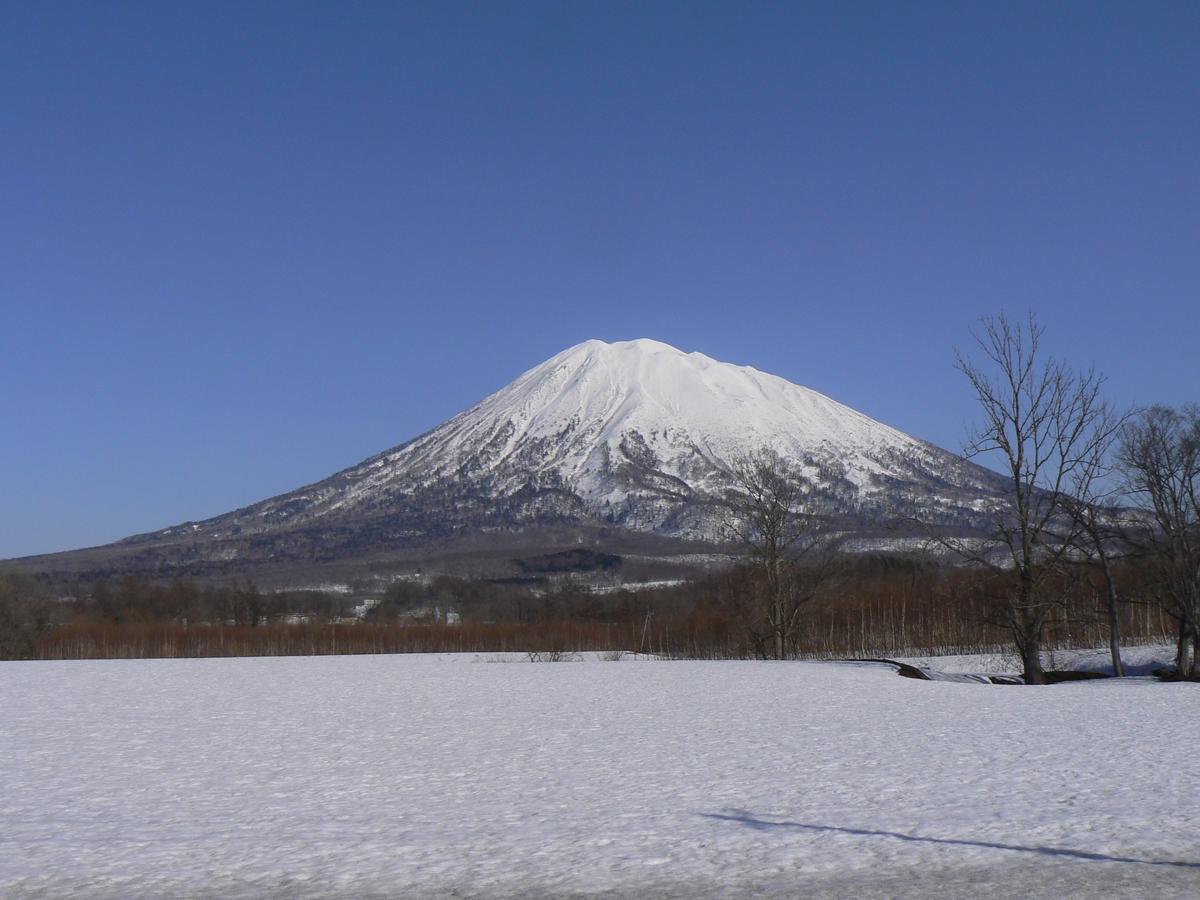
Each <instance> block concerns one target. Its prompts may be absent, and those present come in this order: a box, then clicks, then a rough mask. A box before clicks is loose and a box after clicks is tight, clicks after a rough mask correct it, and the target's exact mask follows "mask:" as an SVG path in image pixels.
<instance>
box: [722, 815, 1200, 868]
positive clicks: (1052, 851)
mask: <svg viewBox="0 0 1200 900" xmlns="http://www.w3.org/2000/svg"><path fill="white" fill-rule="evenodd" d="M700 815H702V816H704V818H706V819H718V820H721V821H725V822H736V823H737V824H739V825H745V826H746V827H747V828H753V829H755V830H757V831H775V830H779V831H801V832H827V833H828V832H833V833H839V834H855V835H859V836H861V837H888V838H895V839H896V840H898V841H913V842H917V843H922V844H950V845H954V846H959V847H986V848H988V849H991V850H1014V851H1017V852H1020V853H1040V854H1042V855H1044V856H1065V857H1070V858H1072V859H1091V860H1096V861H1098V862H1117V863H1137V864H1139V865H1144V866H1175V867H1178V868H1184V869H1200V862H1177V861H1174V860H1160V859H1135V858H1134V857H1131V856H1110V855H1109V854H1107V853H1090V852H1088V851H1086V850H1069V849H1066V848H1063V847H1023V846H1021V845H1020V844H1001V843H998V842H996V841H971V840H966V839H963V838H936V837H922V836H921V835H917V834H904V833H902V832H899V831H876V830H872V829H869V828H844V827H840V826H837V825H811V824H807V823H805V822H771V821H768V820H766V819H762V818H759V817H758V816H756V815H754V814H753V813H749V812H746V811H745V810H732V811H730V812H729V813H726V814H721V813H701V814H700Z"/></svg>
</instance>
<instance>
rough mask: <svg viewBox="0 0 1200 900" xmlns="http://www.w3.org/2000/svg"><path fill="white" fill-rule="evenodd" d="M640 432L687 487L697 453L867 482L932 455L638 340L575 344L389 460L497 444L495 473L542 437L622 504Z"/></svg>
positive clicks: (581, 487)
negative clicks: (796, 461) (814, 465)
mask: <svg viewBox="0 0 1200 900" xmlns="http://www.w3.org/2000/svg"><path fill="white" fill-rule="evenodd" d="M635 433H636V434H637V435H639V436H640V437H641V438H642V439H644V440H645V442H646V445H647V446H648V448H649V449H650V450H651V451H652V452H653V453H655V455H656V456H657V457H658V458H659V459H660V460H661V461H662V462H663V464H664V465H663V470H664V471H666V472H668V473H670V474H672V475H677V476H680V477H682V478H683V479H684V480H688V479H687V472H688V468H689V465H690V464H693V463H694V461H695V456H696V454H697V452H698V453H699V455H700V456H701V457H702V458H703V459H704V460H706V461H707V462H708V463H710V464H711V465H712V466H713V467H714V468H716V469H718V470H727V469H728V468H729V466H730V465H731V463H732V462H734V461H735V460H737V459H739V458H741V457H744V456H745V455H747V454H748V453H750V452H751V451H754V450H757V449H761V448H771V449H774V450H775V451H777V452H778V453H780V454H781V455H783V456H784V457H788V458H801V457H803V456H805V455H809V454H818V453H819V454H822V455H825V454H828V455H830V456H834V457H836V458H838V459H839V460H841V461H842V462H843V463H844V464H845V465H846V468H847V477H849V478H850V480H852V481H854V482H856V483H858V484H859V485H860V486H865V485H866V483H867V476H868V475H869V474H871V473H880V472H883V471H884V469H883V467H882V466H880V464H879V463H878V462H877V461H876V457H877V456H878V455H879V454H880V453H881V452H883V451H887V450H895V451H899V452H901V453H918V452H919V453H924V452H927V449H928V445H926V444H925V443H924V442H922V441H918V440H917V439H916V438H912V437H910V436H908V435H906V434H904V433H903V432H901V431H897V430H896V429H895V428H891V427H889V426H887V425H884V424H882V423H880V422H877V421H875V420H874V419H871V418H870V417H869V416H866V415H863V414H862V413H860V412H858V411H857V410H854V409H851V408H850V407H848V406H844V405H843V404H841V403H838V402H837V401H835V400H831V399H830V398H829V397H826V396H825V395H824V394H820V393H817V392H816V391H814V390H811V389H809V388H806V387H801V386H800V385H797V384H792V383H791V382H789V381H787V380H785V379H783V378H780V377H778V376H776V375H769V374H767V373H765V372H760V371H758V370H757V369H754V368H751V367H750V366H736V365H732V364H730V363H724V362H719V361H717V360H715V359H712V358H711V357H708V356H705V355H704V354H703V353H684V352H683V351H681V350H678V349H676V348H675V347H672V346H670V345H669V344H664V343H662V342H661V341H655V340H650V339H648V338H641V339H638V340H633V341H618V342H616V343H611V344H610V343H606V342H604V341H598V340H590V341H585V342H583V343H582V344H577V345H576V346H574V347H570V348H568V349H567V350H564V351H563V352H561V353H559V354H557V355H555V356H552V357H551V358H550V359H548V360H546V361H545V362H544V363H542V364H540V365H538V366H535V367H534V368H533V369H530V370H529V371H528V372H526V373H524V374H523V375H521V376H520V377H519V378H517V379H516V380H515V381H514V382H512V384H510V385H508V386H506V387H505V388H503V389H502V390H500V391H497V392H496V393H494V394H492V395H491V396H489V397H487V398H486V399H484V400H483V401H481V402H480V403H478V404H476V405H475V406H473V407H471V408H470V409H468V410H466V411H465V412H463V413H460V414H459V415H457V416H455V417H454V418H453V419H451V420H450V421H449V422H447V423H446V424H445V425H443V426H441V427H439V428H438V429H436V430H435V431H434V432H432V433H431V434H430V435H428V436H427V437H425V438H421V439H418V440H417V441H415V442H414V443H413V444H411V445H408V446H406V447H405V448H403V449H402V450H400V451H399V452H397V453H396V454H395V455H394V456H393V457H391V458H390V459H389V460H388V462H396V461H399V460H401V459H403V460H404V461H405V462H407V463H410V464H411V463H412V462H415V461H416V460H422V461H424V462H425V463H426V464H427V465H428V466H429V470H430V471H431V472H437V471H439V470H445V471H454V469H455V468H456V466H457V465H459V464H461V463H460V461H461V460H462V459H463V458H465V457H467V456H474V455H477V454H478V451H479V449H480V448H481V447H490V448H492V450H493V453H492V457H491V458H492V466H493V467H499V466H502V465H503V464H504V462H505V461H506V460H507V459H508V458H509V457H511V456H512V455H513V454H514V453H518V452H519V451H520V450H521V449H522V448H523V447H526V446H529V445H530V444H537V445H539V446H542V442H545V443H548V444H550V445H551V449H550V451H549V452H547V453H544V454H543V456H544V459H543V460H542V469H543V470H554V471H555V472H556V474H558V475H559V476H560V477H562V478H564V479H565V480H567V481H568V482H569V483H571V485H572V487H574V488H575V489H576V491H577V492H578V493H579V494H580V496H583V497H585V498H588V499H593V500H595V499H608V500H612V501H615V500H619V499H622V498H623V496H624V494H623V492H621V491H619V490H614V489H613V486H612V484H611V480H610V479H609V478H608V477H607V475H608V460H609V459H611V458H612V457H613V456H614V455H617V454H618V453H619V452H620V447H621V444H622V442H623V441H624V440H625V439H626V437H627V436H628V435H631V434H635ZM813 474H816V473H815V472H814V473H813Z"/></svg>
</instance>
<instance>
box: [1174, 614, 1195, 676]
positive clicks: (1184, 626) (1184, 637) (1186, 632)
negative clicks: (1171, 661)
mask: <svg viewBox="0 0 1200 900" xmlns="http://www.w3.org/2000/svg"><path fill="white" fill-rule="evenodd" d="M1191 637H1192V635H1191V629H1190V628H1189V627H1188V621H1187V619H1186V618H1181V619H1180V620H1179V644H1178V646H1177V647H1176V650H1175V671H1177V672H1178V673H1179V674H1180V675H1181V676H1183V675H1190V674H1191V670H1192V666H1191V665H1190V664H1189V662H1188V655H1189V651H1190V649H1191V648H1190V647H1189V646H1188V642H1189V640H1190V639H1191Z"/></svg>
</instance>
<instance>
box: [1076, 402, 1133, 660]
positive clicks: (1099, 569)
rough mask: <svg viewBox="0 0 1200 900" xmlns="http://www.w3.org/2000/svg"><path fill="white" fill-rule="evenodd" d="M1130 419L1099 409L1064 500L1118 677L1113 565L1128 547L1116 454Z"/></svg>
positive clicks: (1118, 637) (1118, 623) (1118, 640)
mask: <svg viewBox="0 0 1200 900" xmlns="http://www.w3.org/2000/svg"><path fill="white" fill-rule="evenodd" d="M1127 421H1128V416H1127V415H1126V414H1121V413H1117V412H1115V411H1114V410H1112V409H1111V408H1108V407H1103V408H1102V409H1101V410H1100V412H1099V413H1098V414H1097V417H1096V422H1095V424H1094V426H1093V431H1094V438H1095V439H1094V440H1092V441H1089V442H1088V443H1087V446H1086V447H1085V450H1086V453H1085V455H1084V456H1082V457H1081V459H1080V461H1079V465H1078V467H1077V469H1076V471H1075V474H1074V475H1073V476H1072V478H1071V491H1070V493H1069V494H1068V495H1067V496H1066V497H1065V498H1064V500H1065V508H1066V511H1067V514H1068V515H1070V516H1071V518H1072V520H1073V522H1074V526H1075V528H1074V534H1073V539H1074V546H1075V549H1077V550H1078V551H1079V552H1080V553H1081V554H1082V555H1083V557H1084V558H1085V560H1086V561H1087V562H1089V563H1091V564H1092V565H1091V570H1090V571H1089V573H1088V575H1089V577H1088V581H1089V582H1090V584H1091V588H1092V592H1093V594H1094V595H1095V596H1097V597H1099V598H1101V605H1102V606H1103V608H1104V614H1105V619H1106V624H1107V626H1108V650H1109V655H1110V656H1111V657H1112V667H1113V674H1114V675H1116V676H1117V677H1121V676H1123V675H1124V674H1125V666H1124V664H1123V663H1122V662H1121V616H1120V612H1121V608H1120V603H1121V598H1120V595H1119V594H1118V591H1117V579H1116V576H1115V573H1114V571H1113V563H1114V561H1115V560H1116V559H1117V558H1118V556H1119V554H1120V553H1121V551H1122V548H1123V547H1124V546H1125V543H1126V542H1125V525H1126V524H1127V519H1128V516H1127V511H1126V510H1124V509H1122V508H1121V507H1120V506H1119V505H1118V503H1117V500H1118V494H1119V493H1120V487H1119V485H1118V484H1116V483H1115V481H1114V478H1113V476H1114V462H1113V450H1114V449H1115V445H1116V442H1117V437H1118V435H1119V434H1120V431H1121V428H1122V427H1123V426H1124V425H1125V423H1126V422H1127Z"/></svg>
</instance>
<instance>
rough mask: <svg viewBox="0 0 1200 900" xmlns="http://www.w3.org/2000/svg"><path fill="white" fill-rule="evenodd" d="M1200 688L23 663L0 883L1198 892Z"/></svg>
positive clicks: (259, 890)
mask: <svg viewBox="0 0 1200 900" xmlns="http://www.w3.org/2000/svg"><path fill="white" fill-rule="evenodd" d="M1198 713H1200V690H1197V686H1196V685H1190V684H1158V683H1155V682H1152V681H1150V680H1145V679H1125V680H1119V681H1118V680H1111V681H1101V682H1087V683H1075V684H1064V685H1058V686H1054V687H1046V688H1020V687H995V686H984V685H971V684H953V683H936V682H921V681H914V680H911V679H904V678H900V677H897V676H896V675H895V674H893V673H892V672H891V671H890V670H888V669H887V668H885V667H881V666H871V665H853V664H840V665H839V664H832V663H753V662H658V661H649V662H641V661H639V662H633V661H629V660H625V661H621V662H601V661H599V660H597V659H595V658H594V657H593V658H592V659H591V660H589V661H585V662H578V663H513V664H510V665H492V664H489V663H488V661H487V658H486V657H472V656H376V657H319V658H276V659H206V660H155V661H102V662H29V663H19V662H18V663H13V662H7V663H0V758H2V759H3V761H4V764H3V766H2V767H0V820H2V822H3V829H2V830H0V896H4V897H43V896H47V897H50V896H52V897H60V896H66V895H83V896H88V897H127V896H139V897H178V896H221V897H230V896H232V897H274V896H286V897H325V896H354V897H361V896H412V897H447V896H459V897H461V896H498V897H517V896H521V897H542V896H583V895H586V896H630V897H695V896H729V897H735V896H736V897H741V896H815V897H838V896H847V895H852V896H858V897H884V896H887V897H892V896H912V897H930V896H934V897H937V896H942V897H963V896H1012V897H1056V898H1057V897H1068V896H1076V897H1084V896H1092V895H1094V894H1097V893H1101V892H1103V894H1104V895H1105V896H1109V897H1111V896H1128V897H1135V896H1136V897H1146V896H1155V897H1195V896H1198V895H1200V825H1198V823H1200V791H1198V790H1197V786H1198V785H1200V757H1198V756H1197V754H1196V741H1195V732H1194V730H1193V726H1194V724H1195V722H1196V721H1197V714H1198Z"/></svg>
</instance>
